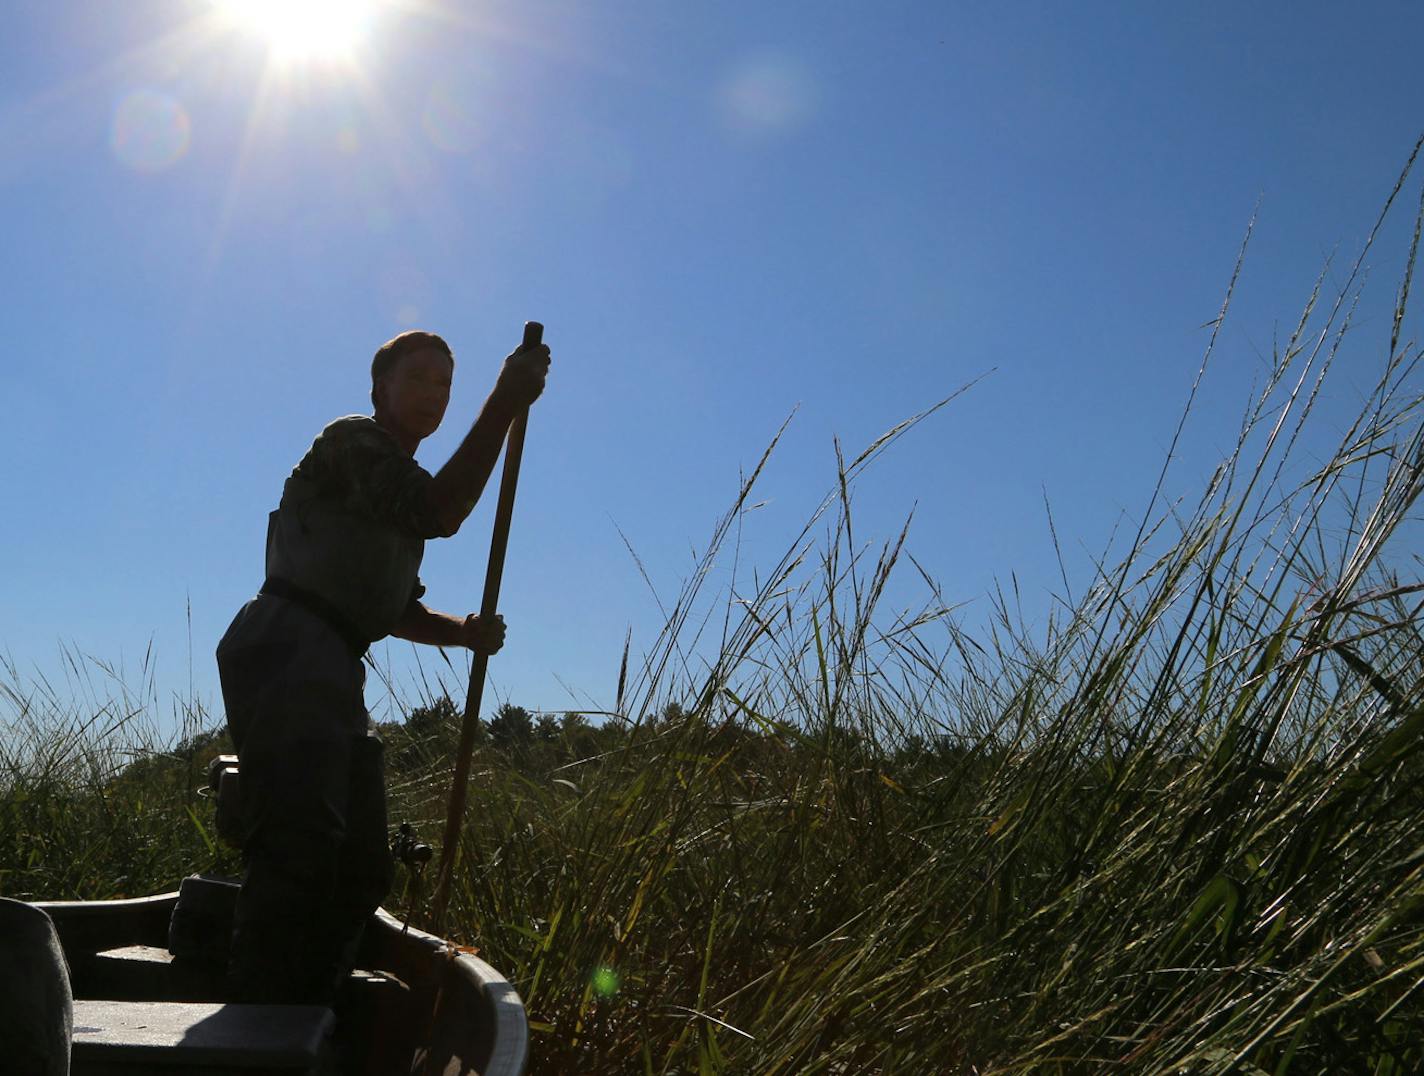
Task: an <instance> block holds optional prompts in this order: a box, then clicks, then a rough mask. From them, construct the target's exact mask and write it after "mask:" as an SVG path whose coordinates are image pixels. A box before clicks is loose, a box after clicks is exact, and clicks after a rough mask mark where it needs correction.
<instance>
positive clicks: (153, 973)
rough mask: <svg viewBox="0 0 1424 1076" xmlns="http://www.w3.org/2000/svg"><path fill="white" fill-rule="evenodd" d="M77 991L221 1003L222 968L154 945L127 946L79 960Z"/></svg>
mask: <svg viewBox="0 0 1424 1076" xmlns="http://www.w3.org/2000/svg"><path fill="white" fill-rule="evenodd" d="M71 971H72V974H73V976H74V992H75V993H76V994H78V995H79V996H80V997H84V998H115V999H119V1000H124V1001H222V1000H224V995H225V993H226V990H227V983H226V978H225V976H224V974H223V969H221V968H214V967H212V966H211V965H208V964H204V963H201V962H197V961H186V960H175V959H174V958H173V954H172V953H170V952H168V950H167V949H160V948H158V947H157V946H154V945H126V946H123V947H121V948H118V949H105V950H103V951H102V952H98V953H93V954H86V955H84V956H82V957H79V958H78V959H77V960H76V961H75V964H74V967H73V968H72V969H71Z"/></svg>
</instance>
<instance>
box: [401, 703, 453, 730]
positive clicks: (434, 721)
mask: <svg viewBox="0 0 1424 1076" xmlns="http://www.w3.org/2000/svg"><path fill="white" fill-rule="evenodd" d="M459 727H460V708H459V707H458V706H456V705H455V703H454V700H452V699H451V698H450V696H449V695H441V696H440V697H439V698H438V699H435V700H434V701H433V702H431V704H430V705H429V706H417V707H416V708H415V709H414V710H412V711H411V712H410V713H409V714H407V715H406V718H405V728H406V731H407V732H408V733H410V735H411V738H412V739H417V740H420V739H439V738H442V737H445V736H448V735H450V733H451V732H452V731H453V730H456V729H458V728H459Z"/></svg>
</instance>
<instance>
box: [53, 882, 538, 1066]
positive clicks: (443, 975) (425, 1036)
mask: <svg viewBox="0 0 1424 1076" xmlns="http://www.w3.org/2000/svg"><path fill="white" fill-rule="evenodd" d="M177 903H178V894H177V893H161V894H158V895H156V896H151V897H140V898H136V899H130V900H107V901H48V902H41V903H38V904H37V905H36V907H38V908H40V909H42V910H43V911H45V912H46V913H47V914H48V915H49V916H50V918H51V919H52V920H53V922H54V925H55V929H56V931H57V932H58V935H59V939H60V944H61V946H62V947H63V949H64V953H65V957H66V959H67V960H68V962H69V966H70V970H71V975H72V980H73V985H74V995H75V997H76V999H82V998H106V999H113V1000H119V1001H154V1002H171V1003H194V1002H221V1001H222V1000H224V999H223V997H222V993H223V990H224V984H223V982H222V975H221V972H220V970H219V969H217V968H216V967H213V966H203V965H202V964H201V963H200V962H199V963H194V962H191V961H184V960H174V959H172V958H171V957H169V956H168V955H167V946H168V940H169V923H170V920H171V919H172V918H173V910H174V908H175V907H176V906H177ZM357 964H358V967H359V968H361V969H369V970H363V971H361V972H358V973H357V974H356V975H354V976H353V978H352V981H350V982H348V984H347V987H348V989H345V990H343V992H342V998H341V999H340V1000H339V1001H338V1002H337V1004H336V1006H335V1011H336V1027H337V1031H336V1035H335V1042H334V1044H333V1053H334V1056H335V1058H336V1062H335V1064H336V1065H337V1071H339V1072H342V1073H344V1074H345V1073H376V1072H382V1073H391V1072H408V1073H421V1074H427V1073H428V1074H437V1073H438V1074H442V1076H454V1074H466V1073H479V1074H482V1076H518V1074H520V1073H522V1072H523V1071H524V1069H525V1066H526V1064H527V1059H528V1048H529V1039H528V1023H527V1020H526V1016H525V1011H524V1004H523V1002H522V1001H521V1000H520V997H519V994H518V992H517V991H516V990H515V989H514V987H513V986H512V985H511V984H510V983H509V981H508V980H506V979H505V978H504V976H502V975H501V974H500V973H499V972H498V971H496V970H495V969H494V968H492V967H491V966H490V965H489V964H487V963H486V962H485V961H483V960H480V959H479V958H478V957H477V956H476V955H475V954H474V953H473V952H471V951H464V950H461V949H459V948H457V947H455V946H452V945H451V944H450V943H448V942H446V941H444V940H443V939H441V938H438V937H435V936H434V935H431V934H427V933H425V932H424V931H420V930H416V929H414V928H411V929H405V928H403V927H402V926H401V924H400V923H399V922H398V921H397V920H396V919H395V918H394V917H393V916H391V915H390V914H389V913H387V912H386V911H385V910H384V909H379V910H377V912H376V913H375V914H374V915H373V916H372V917H371V920H370V922H369V923H368V925H367V929H366V931H365V934H364V937H363V939H362V943H361V949H360V952H359V954H358V958H357ZM76 1057H77V1054H76ZM79 1069H80V1066H78V1065H77V1064H76V1071H79Z"/></svg>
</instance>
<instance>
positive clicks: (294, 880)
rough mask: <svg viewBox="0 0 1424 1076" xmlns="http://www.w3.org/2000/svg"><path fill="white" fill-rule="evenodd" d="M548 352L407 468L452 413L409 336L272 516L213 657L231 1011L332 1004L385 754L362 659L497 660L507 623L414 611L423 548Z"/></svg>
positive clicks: (298, 473) (477, 478) (377, 877)
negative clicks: (227, 737) (220, 730)
mask: <svg viewBox="0 0 1424 1076" xmlns="http://www.w3.org/2000/svg"><path fill="white" fill-rule="evenodd" d="M548 369H549V349H548V348H547V347H545V346H543V345H542V344H541V345H538V346H535V347H521V348H520V349H519V350H517V351H515V352H514V353H513V354H511V355H510V356H508V357H507V358H506V359H505V360H504V365H503V367H502V369H501V370H500V373H499V377H498V379H497V380H496V382H495V386H494V390H493V391H492V392H491V393H490V395H489V398H488V399H487V400H486V401H485V403H484V406H483V407H482V408H481V410H480V414H479V417H478V418H477V419H476V420H475V423H474V425H473V426H472V427H471V428H470V432H469V433H468V434H467V435H466V436H465V439H464V441H463V442H461V444H460V447H459V448H458V449H457V450H456V452H455V454H454V455H453V456H451V457H450V460H449V462H447V463H446V464H445V466H443V467H441V468H440V470H439V471H438V472H437V473H436V474H435V475H434V476H431V475H430V474H429V473H427V472H426V471H425V470H423V469H422V468H421V467H420V465H419V464H417V463H416V462H415V460H414V459H413V456H414V454H415V450H416V447H417V446H418V445H419V444H420V442H421V441H422V440H423V439H424V438H426V437H428V436H429V435H430V434H432V433H434V432H435V430H436V429H437V428H438V427H439V425H440V422H441V420H442V419H443V418H444V416H445V408H446V406H447V405H448V404H449V402H450V381H451V376H452V374H453V372H454V357H453V355H452V354H451V351H450V347H449V345H447V344H446V343H445V341H444V340H442V339H441V338H440V337H438V336H436V335H435V334H434V333H426V332H407V333H402V334H401V335H400V336H397V337H395V338H394V339H392V340H390V341H388V342H387V343H385V344H383V345H382V346H381V347H380V349H379V350H377V352H376V355H375V358H374V359H373V361H372V363H371V402H372V404H373V405H374V414H373V415H372V416H370V417H366V416H359V415H350V416H347V417H346V418H340V419H337V420H336V421H335V422H333V423H331V424H330V425H329V426H327V427H326V428H325V429H324V430H322V432H321V434H320V435H319V436H318V437H317V439H316V440H315V441H314V442H313V443H312V446H311V448H310V449H309V450H308V451H307V453H306V455H305V456H303V457H302V460H301V462H300V463H298V464H297V466H296V468H295V470H293V471H292V473H291V475H290V476H289V477H288V478H287V481H286V485H285V486H284V487H283V490H282V499H281V503H280V504H279V505H278V507H277V509H276V511H274V512H273V513H272V514H271V516H270V517H269V520H268V527H267V579H266V582H264V583H263V585H262V589H261V591H260V592H259V593H258V595H257V596H256V597H255V598H253V599H252V600H251V601H249V602H248V603H247V604H246V605H244V606H243V607H242V609H241V610H239V612H238V614H237V616H236V617H235V618H234V620H233V622H232V624H231V626H230V627H229V628H228V630H227V633H226V634H225V635H224V636H223V638H222V641H221V642H220V643H219V644H218V650H217V659H218V671H219V674H220V676H221V681H222V692H223V701H224V704H225V706H226V709H227V722H228V728H229V729H230V730H231V732H232V737H233V742H234V744H235V745H236V747H237V751H238V755H239V757H240V758H241V761H242V810H243V829H244V838H245V839H244V847H243V859H244V864H245V869H244V873H243V880H242V889H241V892H240V893H239V896H238V901H237V912H236V919H235V925H234V930H233V956H232V966H231V973H232V980H233V987H234V991H235V993H236V994H237V996H238V998H239V999H240V1000H250V1001H269V1002H316V1003H329V1002H330V1001H331V1000H332V997H333V995H334V993H335V991H336V988H337V986H338V985H339V983H340V981H341V979H342V977H343V976H344V975H345V973H346V972H347V971H348V970H349V968H350V966H351V961H352V960H353V958H354V954H355V948H356V944H357V942H358V941H359V938H360V933H361V927H362V924H364V923H365V921H366V919H367V918H369V916H370V914H371V912H372V911H374V910H375V908H376V907H377V906H378V905H379V903H380V902H381V900H382V899H383V898H384V897H385V894H386V890H387V889H388V888H389V886H390V882H391V877H392V871H393V866H392V863H391V856H390V851H389V848H388V846H387V843H386V839H387V832H386V808H385V786H384V775H383V768H382V746H381V741H380V739H379V737H377V736H376V735H375V733H374V731H372V730H371V722H370V717H369V715H368V714H367V712H366V708H365V702H364V699H363V697H362V688H363V686H364V683H365V669H364V668H363V666H362V658H363V656H364V654H365V651H366V648H367V647H368V646H369V645H370V644H371V643H372V642H374V641H376V640H378V639H382V638H384V637H386V636H387V635H394V636H397V637H398V638H402V639H409V640H412V641H413V642H418V643H429V644H433V645H436V646H465V647H469V648H471V649H474V650H478V651H480V652H483V653H486V654H493V653H494V652H496V651H497V650H499V648H500V647H501V646H502V645H503V642H504V623H503V620H502V618H496V619H495V622H494V623H485V622H484V621H482V620H481V618H480V617H478V616H475V615H473V614H471V615H469V616H466V617H456V616H449V615H447V614H445V613H438V612H435V611H433V610H431V609H428V608H427V607H426V606H425V605H424V604H422V603H421V601H420V599H421V596H422V595H423V593H424V591H425V588H424V587H423V586H421V584H420V580H419V578H418V574H417V573H418V571H419V568H420V561H421V556H422V553H423V551H424V546H425V539H427V538H444V537H449V536H450V535H452V534H454V533H455V532H456V531H457V530H458V529H459V527H460V524H461V523H462V522H464V520H465V517H466V516H468V515H469V514H470V511H471V509H473V508H474V505H475V502H476V501H477V500H478V499H479V496H480V493H481V492H482V491H483V490H484V487H485V484H486V482H487V481H488V480H489V476H490V472H491V471H492V470H493V468H494V464H495V461H496V460H497V458H498V456H499V451H500V446H501V445H502V444H503V441H504V437H505V433H506V432H507V431H508V429H509V424H510V422H511V420H512V419H513V418H514V416H515V415H516V414H517V413H518V412H519V411H520V410H521V409H522V408H525V407H528V406H529V405H530V404H532V403H533V402H534V401H535V400H536V399H537V398H538V397H539V395H540V393H541V392H543V389H544V380H545V377H546V376H547V374H548Z"/></svg>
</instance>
